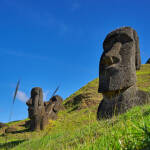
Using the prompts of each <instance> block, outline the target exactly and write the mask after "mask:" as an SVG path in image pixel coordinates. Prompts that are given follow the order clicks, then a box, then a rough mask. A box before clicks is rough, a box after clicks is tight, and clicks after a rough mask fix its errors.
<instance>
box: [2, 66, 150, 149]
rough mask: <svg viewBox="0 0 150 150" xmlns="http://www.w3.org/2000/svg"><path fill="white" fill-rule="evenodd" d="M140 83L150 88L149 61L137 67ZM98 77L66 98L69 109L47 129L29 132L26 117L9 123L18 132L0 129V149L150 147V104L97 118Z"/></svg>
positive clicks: (142, 86) (148, 89)
mask: <svg viewBox="0 0 150 150" xmlns="http://www.w3.org/2000/svg"><path fill="white" fill-rule="evenodd" d="M137 86H138V87H139V88H140V89H142V90H145V91H150V65H149V64H147V65H143V66H142V68H141V70H140V71H137ZM97 87H98V79H95V80H93V81H91V82H89V83H88V84H87V85H85V86H84V87H82V88H81V89H79V90H78V91H77V92H75V93H74V94H72V95H71V96H70V97H68V98H67V99H66V100H65V101H64V105H65V106H66V110H64V111H61V112H60V113H59V115H58V120H56V121H50V123H49V126H48V128H47V129H46V130H44V131H41V132H30V131H29V130H28V129H27V128H26V127H25V126H24V124H25V121H18V122H13V123H10V124H9V126H11V127H12V126H14V127H15V128H16V131H15V132H12V133H7V134H4V129H5V128H2V129H0V149H6V148H7V149H14V150H47V149H48V150H64V149H66V150H82V149H83V150H106V149H107V150H124V149H126V150H142V149H144V150H146V149H147V150H148V149H149V147H150V105H145V106H138V107H135V108H133V109H131V110H129V111H128V112H127V113H125V114H122V115H119V116H114V117H113V118H112V119H109V120H103V121H99V122H98V121H97V120H96V111H97V107H98V103H99V102H100V100H101V99H102V96H101V94H98V93H97Z"/></svg>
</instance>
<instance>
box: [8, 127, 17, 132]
mask: <svg viewBox="0 0 150 150" xmlns="http://www.w3.org/2000/svg"><path fill="white" fill-rule="evenodd" d="M16 131H17V129H16V128H15V127H8V128H7V129H5V133H13V132H16Z"/></svg>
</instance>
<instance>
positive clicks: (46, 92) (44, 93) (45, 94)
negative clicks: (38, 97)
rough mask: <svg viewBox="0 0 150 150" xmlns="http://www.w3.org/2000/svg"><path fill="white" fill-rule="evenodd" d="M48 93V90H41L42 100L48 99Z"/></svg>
mask: <svg viewBox="0 0 150 150" xmlns="http://www.w3.org/2000/svg"><path fill="white" fill-rule="evenodd" d="M48 94H49V91H48V90H47V91H45V92H43V100H44V101H46V100H49V99H47V96H48Z"/></svg>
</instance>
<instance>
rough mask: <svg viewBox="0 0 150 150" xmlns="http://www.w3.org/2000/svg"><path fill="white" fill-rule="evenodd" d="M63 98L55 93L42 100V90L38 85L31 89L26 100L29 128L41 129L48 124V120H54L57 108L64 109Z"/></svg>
mask: <svg viewBox="0 0 150 150" xmlns="http://www.w3.org/2000/svg"><path fill="white" fill-rule="evenodd" d="M62 102H63V99H62V98H61V97H60V96H58V95H56V96H53V97H52V98H51V99H50V100H49V101H48V102H43V92H42V89H41V88H40V87H35V88H33V89H32V90H31V98H30V99H29V100H28V101H27V102H26V104H27V106H28V113H29V118H30V128H31V130H35V131H38V130H43V129H44V128H45V127H46V126H47V125H48V120H49V119H51V120H55V119H56V118H57V113H58V112H59V110H62V109H64V106H63V104H62Z"/></svg>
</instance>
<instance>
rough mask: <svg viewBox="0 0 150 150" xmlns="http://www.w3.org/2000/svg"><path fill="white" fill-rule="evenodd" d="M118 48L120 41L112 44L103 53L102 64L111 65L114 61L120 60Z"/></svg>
mask: <svg viewBox="0 0 150 150" xmlns="http://www.w3.org/2000/svg"><path fill="white" fill-rule="evenodd" d="M120 48H121V43H120V42H117V43H115V44H114V45H113V47H112V48H111V49H110V50H109V51H108V52H106V53H105V55H104V58H103V64H105V65H111V64H114V63H118V62H119V60H120V54H119V52H120Z"/></svg>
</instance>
